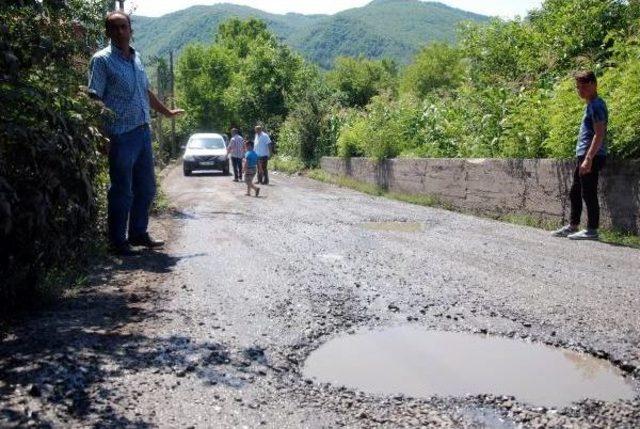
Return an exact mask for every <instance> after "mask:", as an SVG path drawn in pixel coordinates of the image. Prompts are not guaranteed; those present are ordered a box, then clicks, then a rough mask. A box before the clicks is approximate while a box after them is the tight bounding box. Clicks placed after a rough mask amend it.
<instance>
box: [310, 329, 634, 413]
mask: <svg viewBox="0 0 640 429" xmlns="http://www.w3.org/2000/svg"><path fill="white" fill-rule="evenodd" d="M303 373H304V376H305V377H308V378H313V379H315V380H316V381H318V382H323V383H333V384H337V385H341V386H346V387H349V388H353V389H358V390H362V391H365V392H369V393H373V394H385V395H393V394H405V395H408V396H413V397H431V396H436V395H437V396H457V397H460V396H465V395H480V394H495V395H508V396H515V397H516V398H517V399H518V400H519V401H522V402H525V403H528V404H531V405H535V406H546V407H558V408H561V407H564V406H568V405H570V404H571V403H572V402H575V401H579V400H582V399H587V398H588V399H597V400H603V401H616V400H619V399H633V398H635V396H636V393H635V392H634V389H633V386H632V384H631V382H630V381H629V380H626V379H624V378H623V376H622V372H621V371H620V370H618V369H617V368H616V367H614V366H613V365H611V364H610V363H609V362H607V361H605V360H601V359H596V358H593V357H591V356H589V355H586V354H583V353H577V352H573V351H569V350H563V349H559V348H555V347H549V346H545V345H542V344H535V343H528V342H525V341H520V340H513V339H508V338H501V337H491V336H486V335H474V334H467V333H456V332H440V331H426V330H422V329H419V328H414V327H398V328H391V329H387V330H383V331H362V332H360V333H357V334H355V335H349V336H344V337H339V338H336V339H334V340H332V341H329V342H328V343H326V344H324V345H323V346H321V347H320V348H319V349H318V350H316V351H315V352H313V353H312V354H311V355H310V356H309V358H308V359H307V361H306V362H305V365H304V368H303Z"/></svg>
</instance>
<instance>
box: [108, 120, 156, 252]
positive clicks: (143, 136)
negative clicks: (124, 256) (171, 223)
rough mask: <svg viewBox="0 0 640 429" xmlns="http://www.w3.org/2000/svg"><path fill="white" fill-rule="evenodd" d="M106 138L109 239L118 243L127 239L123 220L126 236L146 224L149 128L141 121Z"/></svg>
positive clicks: (150, 180)
mask: <svg viewBox="0 0 640 429" xmlns="http://www.w3.org/2000/svg"><path fill="white" fill-rule="evenodd" d="M109 138H110V140H111V148H110V149H109V179H110V180H111V184H110V186H109V192H108V195H107V202H108V208H107V214H108V225H109V240H110V241H111V243H112V244H115V245H122V244H124V243H125V242H126V241H127V237H126V232H127V224H128V229H129V237H135V236H139V235H142V234H144V233H146V232H147V227H148V226H149V209H150V208H151V203H152V202H153V197H154V196H155V193H156V180H155V172H154V169H153V153H152V149H151V132H150V130H149V126H147V125H144V126H141V127H138V128H136V129H134V130H132V131H129V132H126V133H124V134H119V135H115V136H110V137H109Z"/></svg>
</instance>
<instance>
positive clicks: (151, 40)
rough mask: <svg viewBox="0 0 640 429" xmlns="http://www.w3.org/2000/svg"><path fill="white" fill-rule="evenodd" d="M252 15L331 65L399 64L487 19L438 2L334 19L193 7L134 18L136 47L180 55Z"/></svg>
mask: <svg viewBox="0 0 640 429" xmlns="http://www.w3.org/2000/svg"><path fill="white" fill-rule="evenodd" d="M230 17H240V18H249V17H255V18H258V19H261V20H263V21H265V22H266V23H267V25H268V26H269V28H270V29H271V30H272V31H273V32H274V33H275V34H277V35H278V37H280V38H281V39H282V40H283V41H284V42H285V43H286V44H288V45H289V46H291V47H293V48H295V49H296V50H298V51H299V52H300V53H302V55H304V56H305V57H306V58H308V59H310V60H312V61H314V62H316V63H318V64H320V65H321V66H322V67H325V68H328V67H330V66H331V64H332V62H333V59H334V58H335V57H336V56H339V55H349V56H358V55H364V56H366V57H369V58H383V57H386V58H393V59H395V60H397V61H399V62H401V63H406V62H408V61H409V59H410V58H411V56H412V55H413V54H414V53H415V52H416V51H417V50H418V49H419V48H420V47H421V46H422V45H424V44H425V43H428V42H430V41H436V40H438V41H453V40H454V39H455V34H456V27H457V25H458V24H459V23H460V22H462V21H466V20H474V21H484V20H487V19H488V18H487V17H486V16H482V15H477V14H473V13H470V12H465V11H462V10H460V9H455V8H452V7H449V6H445V5H443V4H441V3H435V2H423V1H419V0H374V1H373V2H371V3H369V4H368V5H366V6H364V7H360V8H354V9H349V10H346V11H343V12H340V13H337V14H335V15H301V14H293V13H289V14H286V15H277V14H271V13H267V12H263V11H261V10H258V9H253V8H250V7H245V6H238V5H232V4H217V5H213V6H193V7H190V8H188V9H185V10H181V11H178V12H174V13H171V14H168V15H164V16H162V17H159V18H149V17H143V16H135V17H134V18H133V25H134V31H135V32H134V37H135V46H136V47H137V48H138V49H140V51H141V52H142V54H143V55H144V56H145V57H146V58H150V57H152V56H155V55H166V54H167V53H168V52H169V51H170V50H174V51H176V52H178V51H180V49H182V48H183V47H184V46H185V45H186V44H188V43H191V42H210V41H211V40H212V39H213V36H214V34H215V31H216V30H217V28H218V25H219V24H220V23H221V22H222V21H224V20H226V19H228V18H230Z"/></svg>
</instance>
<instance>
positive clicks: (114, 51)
mask: <svg viewBox="0 0 640 429" xmlns="http://www.w3.org/2000/svg"><path fill="white" fill-rule="evenodd" d="M105 29H106V33H107V37H108V38H109V39H110V40H111V43H110V45H109V46H107V47H106V48H104V49H102V50H101V51H99V52H97V53H96V54H95V55H94V56H93V58H91V63H90V72H89V91H90V93H91V94H93V96H94V97H96V98H98V99H100V100H101V101H102V102H103V103H104V105H105V106H106V107H107V108H108V109H110V110H111V112H112V113H113V115H112V117H111V118H110V119H109V120H106V121H105V124H104V129H105V132H106V134H107V136H108V137H109V144H108V147H107V148H106V150H107V152H108V156H109V178H110V181H111V185H110V187H109V193H108V228H109V232H108V233H109V241H110V244H111V248H112V250H113V251H114V252H115V253H116V254H118V255H121V256H128V255H133V254H135V253H136V252H135V251H134V250H133V249H132V247H131V246H144V247H148V248H154V247H160V246H162V245H163V244H164V243H163V242H161V241H157V240H154V239H152V238H151V237H150V236H149V233H148V232H147V228H148V225H149V209H150V208H151V203H152V202H153V198H154V196H155V192H156V185H155V172H154V165H153V153H152V149H151V132H150V130H149V122H150V121H151V117H150V114H149V107H152V108H153V109H154V110H157V111H158V112H160V113H162V114H163V115H165V116H167V117H175V116H177V115H179V114H181V113H182V112H183V110H181V109H176V110H169V109H168V108H167V107H166V106H165V105H164V104H162V103H161V102H160V100H158V98H157V97H156V96H155V94H154V93H153V92H151V90H150V86H149V79H148V78H147V75H146V73H145V71H144V68H143V66H142V62H141V60H140V55H139V54H138V52H137V51H136V50H135V49H133V48H132V47H131V46H130V45H129V43H130V41H131V33H132V31H131V20H130V19H129V16H128V15H127V14H125V13H123V12H111V13H109V14H108V15H107V17H106V19H105ZM127 228H128V232H129V236H128V239H127Z"/></svg>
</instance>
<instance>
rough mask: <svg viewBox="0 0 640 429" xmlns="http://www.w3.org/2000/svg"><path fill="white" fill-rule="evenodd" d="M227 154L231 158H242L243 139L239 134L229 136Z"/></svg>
mask: <svg viewBox="0 0 640 429" xmlns="http://www.w3.org/2000/svg"><path fill="white" fill-rule="evenodd" d="M229 154H230V155H231V157H232V158H244V139H243V138H242V137H241V136H238V135H236V136H233V137H231V141H230V142H229Z"/></svg>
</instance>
